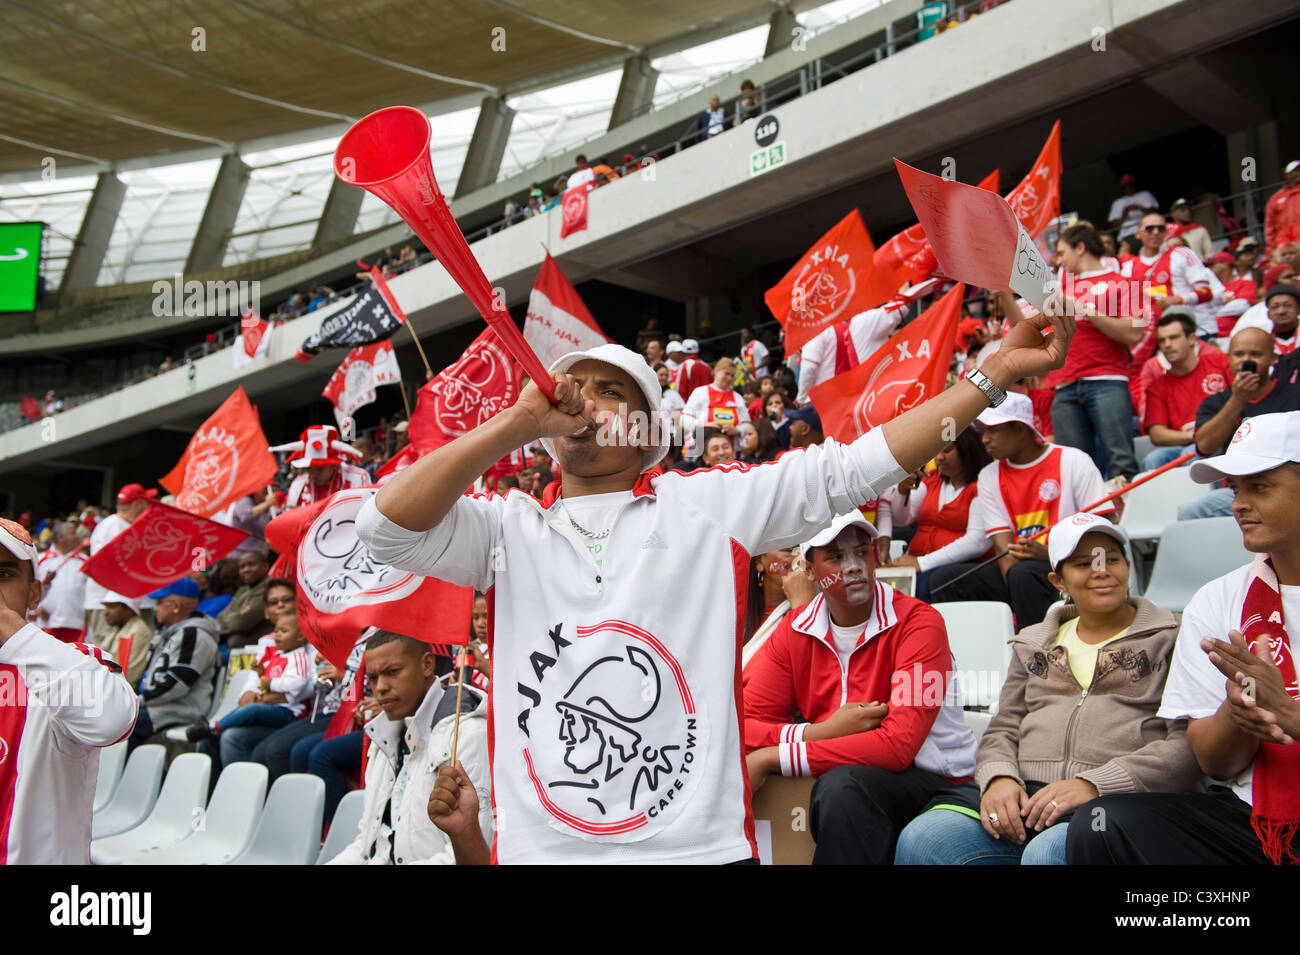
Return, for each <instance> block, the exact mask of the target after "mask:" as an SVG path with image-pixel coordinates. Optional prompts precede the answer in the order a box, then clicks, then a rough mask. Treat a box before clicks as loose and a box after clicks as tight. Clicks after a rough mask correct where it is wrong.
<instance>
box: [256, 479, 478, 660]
mask: <svg viewBox="0 0 1300 955" xmlns="http://www.w3.org/2000/svg"><path fill="white" fill-rule="evenodd" d="M377 490H378V488H374V487H363V488H352V489H349V490H346V491H339V492H338V493H337V494H334V495H332V496H331V497H329V498H327V499H326V500H324V501H321V502H320V503H318V504H313V505H311V506H308V507H302V508H298V509H296V510H293V511H289V512H288V513H286V514H283V515H281V516H280V517H277V518H275V520H273V521H271V523H270V524H269V525H267V528H266V539H267V542H268V543H269V544H270V545H271V546H272V547H274V548H275V549H276V550H277V551H279V552H280V553H282V554H293V555H294V557H293V561H292V567H293V576H294V577H295V578H296V580H297V582H298V620H299V623H300V624H301V626H302V631H303V634H304V635H305V636H306V637H307V639H308V641H309V642H310V643H311V644H312V646H314V647H315V648H316V649H317V650H319V651H320V652H321V654H322V655H323V656H324V657H325V658H326V659H328V660H329V661H330V662H331V663H333V664H334V665H335V666H337V667H339V668H340V669H342V668H343V667H344V666H345V665H346V664H347V658H348V654H349V653H350V652H351V651H352V648H353V646H354V645H355V644H356V641H357V634H358V633H360V632H361V631H362V630H363V629H365V628H366V627H381V628H382V629H384V630H391V631H393V632H394V633H401V634H405V635H406V636H409V637H414V638H415V639H417V640H423V641H424V642H426V643H429V644H432V645H434V649H435V652H439V651H440V650H442V649H445V647H440V646H439V645H445V644H463V643H464V642H465V640H466V638H467V635H468V634H469V627H470V611H471V609H472V607H473V604H474V591H473V590H471V589H469V588H466V587H457V586H455V585H454V584H449V583H445V582H444V581H441V580H434V579H432V578H429V577H422V576H420V575H419V574H413V573H410V572H408V571H402V570H397V569H395V568H393V567H390V566H389V565H388V564H385V563H382V562H381V561H379V560H377V559H376V558H375V557H374V555H373V554H372V553H371V552H370V548H368V547H367V546H366V545H365V544H363V543H361V541H359V540H358V539H357V533H356V515H357V512H358V511H360V510H361V506H362V505H363V504H365V503H366V501H368V500H370V499H371V498H372V497H374V495H375V492H376V491H377Z"/></svg>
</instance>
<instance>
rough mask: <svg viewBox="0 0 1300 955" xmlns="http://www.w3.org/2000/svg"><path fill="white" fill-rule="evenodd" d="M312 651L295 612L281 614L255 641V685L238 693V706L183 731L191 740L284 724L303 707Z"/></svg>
mask: <svg viewBox="0 0 1300 955" xmlns="http://www.w3.org/2000/svg"><path fill="white" fill-rule="evenodd" d="M312 656H313V653H312V650H311V647H309V646H308V645H307V640H306V639H305V638H304V637H303V635H302V630H301V629H300V628H299V626H298V615H297V614H292V613H285V614H281V615H280V616H279V618H277V620H276V621H275V630H274V631H273V632H272V633H271V635H270V636H266V637H262V639H261V640H259V641H258V643H257V666H256V667H254V670H256V672H257V673H258V674H260V676H261V680H260V681H259V682H258V685H257V688H256V689H253V690H248V691H247V692H245V693H241V694H240V696H239V706H238V707H237V708H236V709H235V710H234V712H231V713H227V714H226V715H225V716H223V717H221V719H220V720H212V721H211V722H202V723H195V724H194V725H193V726H191V727H190V728H189V729H187V730H186V731H185V737H186V739H189V740H191V741H193V740H200V739H207V738H208V737H210V736H216V735H218V734H220V733H221V731H222V730H227V729H231V728H232V727H235V726H268V727H272V728H275V729H278V728H280V727H282V726H287V725H288V724H289V723H292V722H293V721H294V720H296V719H297V718H298V717H299V716H301V715H302V714H303V711H304V710H305V709H306V701H307V699H308V698H309V697H310V696H311V693H312V684H313V682H314V677H315V672H314V667H313V665H312Z"/></svg>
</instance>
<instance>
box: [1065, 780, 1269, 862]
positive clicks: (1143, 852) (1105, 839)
mask: <svg viewBox="0 0 1300 955" xmlns="http://www.w3.org/2000/svg"><path fill="white" fill-rule="evenodd" d="M1065 858H1066V861H1067V862H1068V863H1069V864H1070V865H1267V864H1268V859H1267V857H1265V855H1264V852H1263V850H1262V849H1261V848H1260V844H1259V838H1258V837H1257V836H1256V835H1255V831H1254V830H1253V829H1252V828H1251V827H1250V806H1249V805H1247V804H1246V803H1244V802H1242V801H1241V800H1240V799H1238V798H1237V795H1236V794H1235V793H1234V792H1232V790H1230V789H1224V788H1223V787H1221V786H1214V787H1212V788H1211V789H1210V791H1209V792H1208V793H1125V794H1123V795H1120V796H1102V797H1101V798H1099V799H1094V800H1093V801H1092V802H1088V803H1084V804H1083V805H1082V806H1080V807H1079V808H1078V809H1076V810H1075V811H1074V818H1073V819H1071V820H1070V829H1069V832H1068V833H1067V834H1066V844H1065Z"/></svg>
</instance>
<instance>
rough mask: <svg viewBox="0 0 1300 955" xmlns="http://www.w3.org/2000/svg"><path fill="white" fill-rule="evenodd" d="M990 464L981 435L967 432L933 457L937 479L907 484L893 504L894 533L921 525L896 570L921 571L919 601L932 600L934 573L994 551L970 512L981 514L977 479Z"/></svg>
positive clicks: (899, 560) (895, 564)
mask: <svg viewBox="0 0 1300 955" xmlns="http://www.w3.org/2000/svg"><path fill="white" fill-rule="evenodd" d="M991 460H992V458H990V457H989V453H988V451H986V450H985V449H984V442H983V441H981V440H980V436H979V434H978V433H977V432H976V431H975V429H974V428H966V429H965V430H964V431H962V432H961V433H960V434H959V435H957V440H955V441H953V442H952V443H951V444H948V445H945V446H944V448H943V450H942V451H940V452H939V453H938V454H936V455H935V456H934V466H935V473H934V474H932V475H930V476H928V477H926V478H925V479H923V480H922V481H921V482H920V484H919V485H917V484H916V483H915V479H914V478H909V479H908V480H907V481H904V482H903V483H902V484H900V485H899V486H898V489H897V491H896V492H895V495H894V497H893V498H892V500H891V501H890V511H891V513H892V515H893V523H894V526H895V527H898V526H900V525H907V524H911V523H913V522H915V523H916V533H914V534H913V535H912V539H911V541H910V542H909V543H908V545H907V553H906V554H903V555H902V556H901V557H899V558H897V559H895V560H894V561H893V562H892V565H893V566H894V567H915V568H916V573H917V580H916V587H917V590H916V595H917V597H919V598H920V599H921V600H925V601H927V602H928V601H929V599H930V587H929V577H930V571H931V570H933V569H934V568H935V567H942V566H944V565H946V564H956V563H961V562H962V561H966V560H974V559H977V558H978V557H979V556H980V555H981V554H983V553H984V552H985V551H987V550H988V549H989V542H988V537H987V535H986V534H985V533H984V525H983V524H982V523H981V522H980V521H979V520H978V519H977V520H974V521H972V520H971V516H972V514H971V509H972V508H975V509H978V508H979V504H978V502H977V501H976V491H977V490H978V489H979V488H978V481H977V479H978V477H979V473H980V469H981V468H983V467H984V465H986V464H988V463H989V462H990V461H991Z"/></svg>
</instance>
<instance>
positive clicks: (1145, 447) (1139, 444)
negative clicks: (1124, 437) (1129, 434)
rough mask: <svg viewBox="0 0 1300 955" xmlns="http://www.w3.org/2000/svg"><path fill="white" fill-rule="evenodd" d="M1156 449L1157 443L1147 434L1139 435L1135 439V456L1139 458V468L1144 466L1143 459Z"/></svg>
mask: <svg viewBox="0 0 1300 955" xmlns="http://www.w3.org/2000/svg"><path fill="white" fill-rule="evenodd" d="M1155 449H1156V443H1155V442H1154V441H1152V440H1151V439H1150V438H1148V437H1147V436H1146V435H1145V434H1139V435H1138V436H1137V437H1136V438H1134V439H1133V454H1134V457H1136V458H1137V463H1138V467H1141V466H1142V459H1143V458H1145V457H1146V456H1147V455H1148V454H1150V453H1151V452H1152V451H1154V450H1155Z"/></svg>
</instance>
